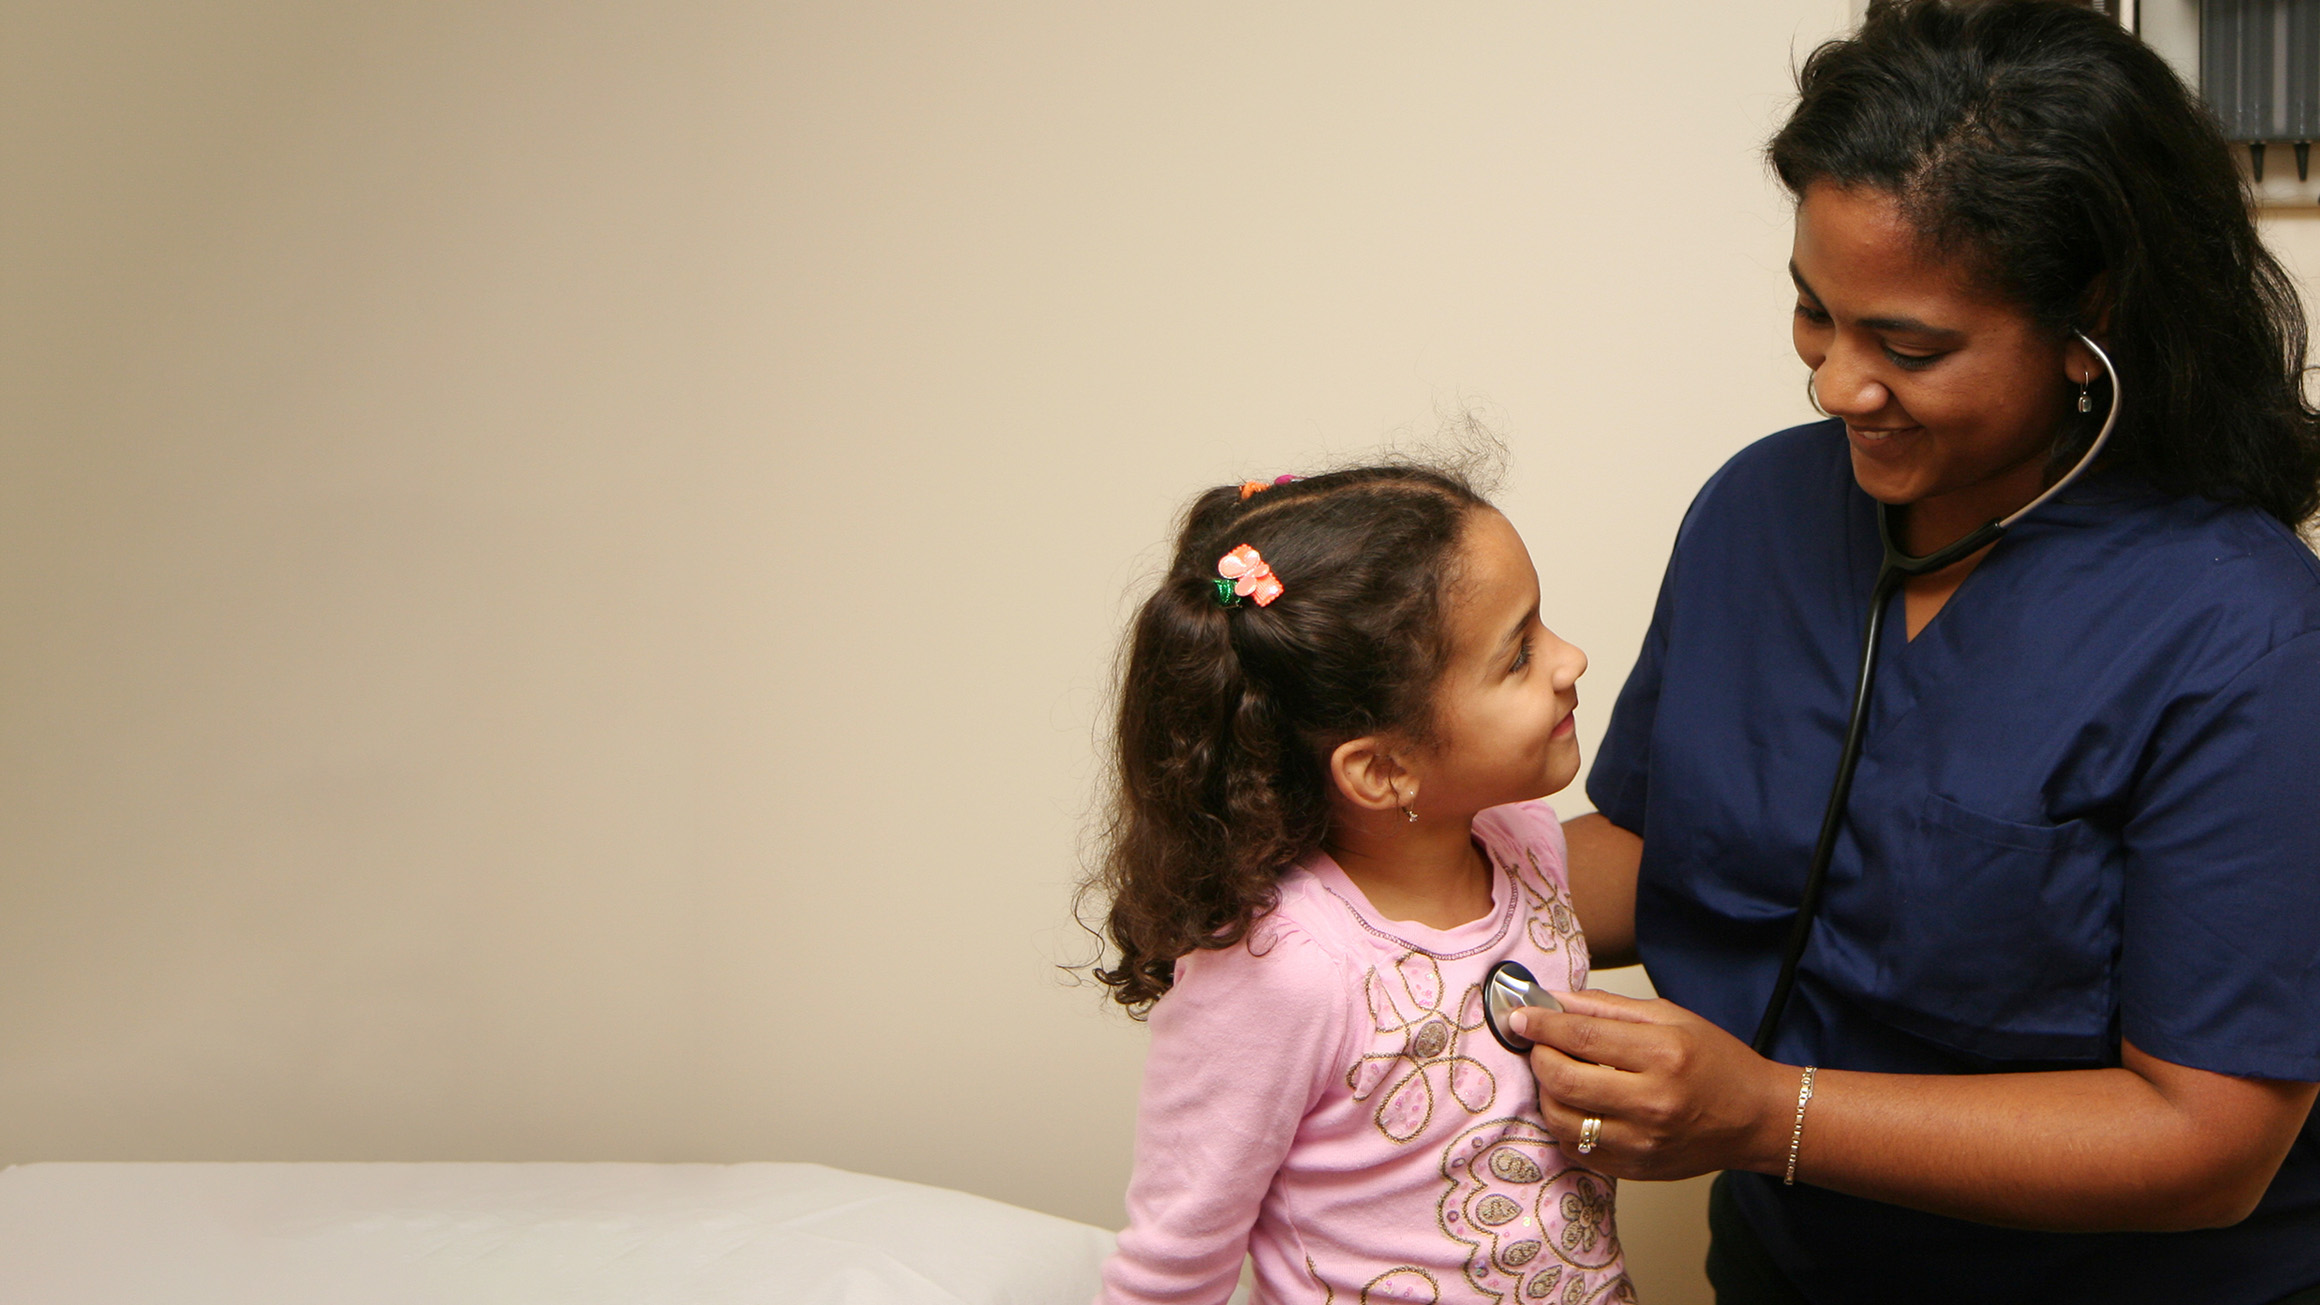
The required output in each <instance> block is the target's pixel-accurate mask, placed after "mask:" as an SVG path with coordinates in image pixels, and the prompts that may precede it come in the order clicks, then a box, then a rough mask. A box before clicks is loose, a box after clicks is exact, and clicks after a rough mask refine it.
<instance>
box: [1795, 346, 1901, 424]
mask: <svg viewBox="0 0 2320 1305" xmlns="http://www.w3.org/2000/svg"><path fill="white" fill-rule="evenodd" d="M1812 388H1813V397H1814V399H1815V401H1816V402H1818V403H1819V404H1820V405H1821V411H1822V412H1825V413H1827V414H1829V415H1830V416H1831V417H1844V418H1847V419H1856V418H1861V417H1867V416H1870V415H1871V414H1873V413H1876V412H1878V411H1879V410H1881V409H1883V408H1884V407H1885V406H1886V405H1887V404H1889V403H1891V402H1892V401H1893V391H1891V390H1888V389H1886V388H1885V384H1884V382H1882V381H1880V380H1878V379H1877V378H1876V377H1874V376H1872V375H1870V374H1869V370H1868V369H1867V368H1865V367H1861V366H1859V365H1857V364H1853V363H1851V362H1848V361H1845V360H1844V358H1843V351H1842V350H1833V351H1831V352H1830V354H1829V356H1828V358H1827V359H1826V360H1824V361H1823V362H1822V363H1821V365H1820V366H1819V367H1816V368H1814V369H1813V374H1812Z"/></svg>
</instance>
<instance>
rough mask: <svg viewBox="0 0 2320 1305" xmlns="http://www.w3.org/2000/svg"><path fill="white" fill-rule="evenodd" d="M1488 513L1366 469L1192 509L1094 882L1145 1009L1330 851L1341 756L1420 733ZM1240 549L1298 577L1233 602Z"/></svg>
mask: <svg viewBox="0 0 2320 1305" xmlns="http://www.w3.org/2000/svg"><path fill="white" fill-rule="evenodd" d="M1481 506H1485V504H1484V503H1483V501H1482V499H1481V498H1480V497H1478V496H1477V495H1476V494H1475V493H1474V491H1473V490H1472V489H1471V488H1469V487H1468V486H1467V485H1466V484H1465V482H1464V481H1462V480H1460V479H1458V478H1456V477H1454V476H1451V475H1449V474H1446V473H1443V472H1439V471H1432V470H1427V469H1422V468H1414V467H1369V468H1358V469H1355V470H1351V471H1342V472H1334V473H1331V474H1328V475H1324V476H1316V477H1312V478H1310V479H1306V480H1300V481H1295V482H1293V483H1288V484H1283V485H1279V486H1278V487H1275V488H1270V489H1266V490H1264V491H1263V492H1261V493H1252V492H1251V489H1250V487H1231V486H1227V487H1220V488H1217V489H1213V490H1210V491H1208V492H1207V493H1205V494H1203V495H1201V496H1200V498H1199V499H1198V500H1196V501H1195V502H1194V503H1193V505H1192V507H1191V509H1190V510H1189V511H1188V512H1187V513H1186V514H1185V519H1184V525H1183V528H1182V530H1181V531H1180V532H1179V535H1178V539H1177V548H1176V554H1175V558H1174V560H1173V561H1172V562H1171V563H1170V566H1169V571H1168V575H1167V577H1166V578H1165V579H1164V580H1163V581H1162V582H1161V584H1160V587H1159V589H1158V590H1157V591H1156V592H1154V593H1153V594H1152V595H1151V597H1149V598H1147V599H1146V600H1145V602H1144V604H1143V606H1142V608H1140V609H1139V610H1138V612H1137V614H1136V619H1135V623H1134V625H1133V626H1132V627H1131V629H1130V632H1129V639H1128V648H1127V653H1126V660H1125V665H1124V667H1123V671H1122V675H1121V685H1120V699H1119V704H1120V705H1119V715H1118V718H1117V728H1116V730H1115V736H1114V740H1113V746H1114V775H1113V779H1114V796H1113V802H1112V808H1111V813H1110V818H1109V821H1108V824H1107V826H1106V828H1105V839H1104V849H1103V854H1102V861H1101V863H1100V865H1099V866H1098V867H1097V869H1096V872H1095V874H1094V875H1093V877H1092V878H1091V879H1090V880H1089V882H1088V884H1087V885H1086V888H1087V889H1088V890H1090V891H1094V892H1097V893H1099V894H1101V895H1102V896H1105V897H1107V898H1108V899H1109V900H1110V914H1109V918H1108V920H1107V925H1108V928H1107V934H1108V937H1109V941H1110V942H1111V944H1112V945H1113V946H1114V947H1116V948H1117V949H1118V952H1119V962H1118V964H1117V965H1115V966H1113V967H1112V968H1110V969H1104V968H1098V969H1096V970H1095V977H1096V978H1097V979H1098V980H1100V981H1101V982H1103V983H1104V984H1105V985H1107V986H1109V987H1110V988H1111V989H1112V995H1113V997H1114V999H1115V1000H1117V1001H1119V1002H1120V1003H1121V1004H1122V1005H1125V1006H1127V1007H1128V1008H1129V1010H1130V1011H1131V1012H1132V1013H1136V1014H1141V1013H1142V1012H1143V1011H1144V1010H1146V1009H1148V1008H1149V1007H1150V1005H1151V1004H1152V1002H1154V1001H1155V1000H1157V999H1158V998H1159V997H1160V996H1161V995H1162V994H1164V993H1166V992H1167V991H1168V989H1169V986H1170V985H1171V984H1172V983H1173V982H1174V978H1175V965H1176V960H1177V958H1178V957H1180V956H1183V955H1185V954H1186V953H1188V952H1191V951H1194V950H1196V949H1200V948H1219V947H1231V946H1236V945H1238V944H1240V943H1241V942H1242V941H1243V940H1244V939H1245V938H1247V936H1248V933H1249V930H1250V928H1251V926H1252V925H1254V924H1255V922H1256V920H1257V918H1258V917H1259V916H1261V915H1262V914H1263V913H1264V912H1265V911H1266V910H1268V909H1269V908H1270V907H1271V906H1272V904H1273V901H1274V897H1275V893H1276V890H1277V887H1278V883H1279V877H1280V874H1281V872H1282V871H1284V870H1286V869H1287V868H1289V867H1290V866H1292V865H1294V864H1296V863H1297V862H1298V861H1300V860H1302V859H1304V858H1305V857H1307V856H1310V855H1311V854H1312V853H1313V852H1314V851H1315V850H1316V849H1318V848H1319V847H1320V846H1321V841H1322V836H1323V834H1324V833H1325V832H1326V831H1327V828H1328V820H1329V788H1328V785H1329V778H1328V756H1329V753H1330V751H1331V750H1333V749H1334V748H1335V747H1336V746H1337V745H1338V744H1339V743H1342V742H1344V741H1345V740H1347V739H1351V738H1356V737H1359V736H1360V735H1363V734H1369V733H1374V732H1377V731H1380V730H1387V729H1399V730H1402V731H1404V732H1405V733H1407V734H1409V735H1411V736H1412V737H1416V738H1423V737H1425V736H1426V734H1427V732H1428V727H1429V725H1430V722H1429V720H1428V719H1427V711H1426V705H1427V703H1428V701H1429V700H1430V698H1431V696H1432V692H1431V691H1432V687H1433V683H1434V680H1435V679H1436V677H1437V676H1438V675H1439V673H1440V669H1441V664H1442V661H1443V658H1444V655H1445V654H1446V651H1447V648H1446V645H1445V641H1444V635H1443V631H1442V628H1441V626H1442V622H1441V619H1440V617H1441V610H1442V603H1441V590H1442V588H1443V587H1444V586H1445V585H1446V584H1448V583H1449V582H1450V581H1451V579H1452V577H1451V575H1450V570H1451V568H1452V564H1453V563H1454V561H1455V557H1456V544H1457V541H1458V538H1459V534H1460V532H1461V530H1462V529H1463V526H1464V522H1465V519H1466V516H1467V514H1468V513H1469V512H1470V511H1471V510H1472V509H1474V508H1476V507H1481ZM1242 544H1248V545H1250V546H1252V547H1253V548H1254V549H1255V550H1256V551H1257V552H1258V553H1260V554H1261V555H1262V556H1263V558H1264V559H1265V560H1266V562H1267V563H1268V564H1269V565H1270V566H1271V567H1272V569H1273V571H1274V572H1275V573H1276V574H1277V575H1278V576H1279V578H1280V580H1281V582H1282V584H1283V585H1284V586H1285V591H1284V592H1283V593H1282V595H1281V596H1280V597H1279V598H1278V599H1276V600H1274V601H1272V602H1271V603H1268V604H1266V605H1263V606H1259V605H1257V604H1256V603H1254V602H1240V603H1237V604H1235V605H1231V606H1227V605H1226V601H1227V600H1226V599H1225V598H1224V597H1222V596H1221V595H1220V591H1219V589H1218V586H1217V579H1218V563H1219V560H1220V559H1222V558H1223V557H1224V556H1225V555H1226V554H1227V553H1229V552H1231V551H1232V550H1233V549H1234V548H1235V547H1237V546H1238V545H1242Z"/></svg>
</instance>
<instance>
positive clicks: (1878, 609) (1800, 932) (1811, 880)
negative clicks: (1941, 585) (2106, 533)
mask: <svg viewBox="0 0 2320 1305" xmlns="http://www.w3.org/2000/svg"><path fill="white" fill-rule="evenodd" d="M2073 334H2075V335H2077V336H2078V339H2079V342H2080V343H2081V344H2084V345H2085V346H2086V347H2087V348H2088V349H2090V350H2092V351H2093V352H2094V356H2095V358H2096V360H2097V361H2099V362H2101V363H2102V369H2103V374H2104V375H2106V376H2108V377H2110V382H2111V402H2110V410H2109V411H2108V412H2107V413H2105V414H2104V416H2103V424H2102V430H2101V431H2100V432H2098V433H2097V434H2096V435H2095V437H2094V442H2093V443H2092V444H2089V445H2088V446H2087V449H2086V452H2085V453H2083V454H2081V455H2080V456H2079V459H2078V462H2077V463H2076V464H2075V465H2073V466H2072V467H2071V469H2070V470H2069V471H2067V472H2065V473H2064V474H2063V475H2062V477H2061V478H2060V479H2058V480H2056V481H2055V482H2054V483H2053V484H2052V485H2049V486H2047V487H2046V491H2045V492H2044V493H2042V494H2040V495H2039V496H2038V497H2036V498H2034V499H2031V500H2030V501H2029V502H2028V503H2025V504H2023V505H2022V507H2020V508H2019V509H2017V510H2016V511H2014V512H2013V513H2012V514H2010V515H2008V516H2005V517H2002V518H2000V519H1998V520H1995V521H1991V522H1989V523H1987V524H1985V525H1983V526H1982V527H1981V528H1979V529H1977V530H1974V531H1972V532H1971V533H1969V534H1967V535H1966V536H1965V537H1964V538H1962V539H1959V540H1956V541H1954V542H1953V543H1951V544H1950V545H1949V546H1947V547H1946V548H1940V549H1936V550H1935V551H1933V552H1931V553H1928V554H1925V555H1924V556H1922V557H1919V556H1913V555H1911V554H1908V553H1904V552H1902V551H1901V548H1900V546H1899V545H1897V544H1895V543H1894V542H1893V525H1892V520H1891V518H1890V516H1889V514H1888V513H1887V512H1886V509H1885V505H1884V504H1882V503H1880V504H1878V506H1877V534H1878V539H1879V542H1880V543H1881V544H1882V545H1883V546H1884V550H1885V556H1884V560H1883V561H1882V562H1880V563H1879V564H1878V567H1877V583H1876V584H1875V585H1874V586H1873V587H1872V588H1871V589H1870V592H1869V619H1868V622H1867V629H1866V630H1865V631H1864V632H1863V634H1862V639H1861V672H1860V676H1859V678H1857V679H1856V680H1855V681H1854V683H1853V710H1852V714H1851V715H1850V716H1849V717H1848V718H1847V719H1846V721H1845V745H1844V748H1843V749H1842V750H1841V751H1840V752H1839V753H1838V754H1837V777H1836V779H1835V781H1834V782H1832V783H1831V784H1830V785H1829V801H1828V805H1827V807H1825V808H1824V809H1823V810H1822V812H1821V828H1820V835H1819V837H1818V838H1816V839H1815V840H1814V842H1813V854H1812V860H1811V861H1810V862H1808V863H1807V864H1806V868H1805V879H1804V892H1803V894H1802V895H1801V896H1800V897H1799V898H1798V900H1797V908H1796V918H1795V919H1794V920H1792V921H1791V922H1790V924H1789V929H1788V941H1787V945H1786V946H1785V947H1783V948H1782V949H1781V961H1780V972H1779V975H1778V976H1777V977H1776V978H1775V979H1774V980H1773V984H1772V996H1771V997H1770V999H1769V1000H1767V1001H1766V1002H1765V1004H1764V1016H1763V1018H1762V1019H1761V1020H1759V1021H1758V1022H1757V1025H1756V1037H1755V1040H1754V1042H1753V1043H1752V1045H1753V1046H1754V1047H1755V1049H1756V1054H1758V1055H1760V1056H1768V1055H1770V1054H1771V1053H1772V1042H1773V1038H1774V1037H1775V1036H1776V1035H1777V1034H1778V1033H1779V1031H1780V1017H1781V1015H1782V1013H1783V1012H1785V1011H1786V1010H1787V1008H1788V999H1789V995H1790V994H1791V993H1792V992H1794V991H1795V989H1796V971H1797V966H1798V964H1799V963H1801V962H1802V961H1803V960H1804V951H1805V946H1806V945H1807V944H1808V943H1810V942H1811V941H1812V927H1813V919H1814V917H1815V916H1817V915H1818V914H1819V913H1820V906H1821V896H1822V894H1823V892H1824V891H1825V890H1826V889H1827V887H1828V875H1829V861H1830V858H1831V857H1833V856H1834V855H1835V853H1836V847H1837V835H1838V833H1839V832H1840V831H1841V830H1842V829H1843V828H1844V823H1845V808H1846V803H1847V802H1848V801H1849V800H1850V799H1851V797H1852V793H1853V773H1854V772H1855V771H1856V770H1858V769H1859V768H1860V764H1861V745H1862V742H1863V739H1864V738H1865V736H1866V735H1867V733H1868V723H1869V696H1870V694H1871V692H1872V691H1873V690H1874V689H1875V687H1876V681H1877V660H1878V657H1877V653H1878V648H1879V647H1880V646H1881V644H1882V642H1883V641H1882V639H1881V638H1880V636H1881V635H1882V634H1883V632H1884V627H1885V608H1886V606H1887V604H1889V603H1891V602H1892V600H1893V594H1894V591H1895V590H1897V589H1899V588H1901V586H1902V585H1904V584H1906V583H1907V582H1908V581H1909V580H1910V578H1911V577H1914V576H1921V575H1930V574H1932V573H1933V572H1935V571H1940V570H1944V569H1946V568H1948V567H1952V566H1955V565H1957V564H1958V563H1959V562H1962V561H1964V560H1965V559H1966V558H1968V557H1971V556H1972V555H1974V554H1975V553H1978V552H1980V551H1981V550H1982V549H1985V548H1987V547H1989V546H1990V545H1991V544H1994V543H1996V542H1997V541H1998V540H1999V539H2001V538H2003V537H2004V536H2005V534H2006V532H2007V531H2008V530H2010V529H2012V528H2013V526H2014V523H2015V522H2017V521H2020V520H2021V519H2022V518H2024V517H2026V516H2029V515H2030V514H2031V513H2032V512H2035V511H2037V510H2038V509H2039V508H2040V507H2041V506H2043V505H2045V504H2046V503H2047V502H2048V501H2049V500H2051V499H2052V498H2053V497H2054V496H2055V495H2057V494H2060V493H2061V492H2062V491H2063V490H2064V489H2066V488H2068V487H2069V485H2070V483H2071V482H2072V481H2074V480H2077V479H2078V478H2079V476H2080V475H2081V474H2083V473H2084V472H2085V471H2086V469H2087V468H2088V467H2090V466H2093V465H2094V460H2095V459H2096V458H2097V457H2099V456H2101V454H2102V451H2103V446H2104V445H2106V444H2108V443H2110V438H2111V432H2112V431H2113V430H2115V429H2117V428H2118V424H2119V397H2120V394H2119V373H2118V369H2117V368H2115V367H2113V366H2111V359H2110V355H2109V354H2107V353H2104V352H2103V350H2102V346H2101V345H2098V344H2096V343H2095V342H2094V341H2093V340H2090V339H2088V338H2087V336H2086V333H2085V332H2083V331H2078V332H2073ZM1816 406H1818V405H1817V404H1816Z"/></svg>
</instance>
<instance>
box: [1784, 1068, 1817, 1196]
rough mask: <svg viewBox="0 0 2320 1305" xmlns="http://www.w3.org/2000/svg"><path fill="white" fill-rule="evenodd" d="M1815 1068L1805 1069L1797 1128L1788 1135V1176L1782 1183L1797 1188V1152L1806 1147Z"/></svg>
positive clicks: (1798, 1098) (1797, 1097) (1797, 1106)
mask: <svg viewBox="0 0 2320 1305" xmlns="http://www.w3.org/2000/svg"><path fill="white" fill-rule="evenodd" d="M1813 1068H1814V1067H1813V1066H1811V1065H1807V1066H1805V1067H1804V1083H1803V1085H1802V1086H1800V1087H1798V1088H1797V1090H1796V1128H1795V1130H1794V1131H1792V1132H1791V1133H1789V1135H1788V1176H1787V1177H1785V1178H1782V1179H1781V1180H1780V1181H1781V1182H1783V1183H1785V1184H1787V1185H1788V1186H1790V1187H1794V1186H1796V1152H1797V1148H1798V1147H1801V1146H1803V1145H1804V1108H1805V1105H1806V1103H1808V1102H1810V1101H1811V1100H1812V1080H1813Z"/></svg>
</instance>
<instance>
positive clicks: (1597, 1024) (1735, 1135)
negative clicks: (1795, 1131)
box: [1511, 991, 1801, 1179]
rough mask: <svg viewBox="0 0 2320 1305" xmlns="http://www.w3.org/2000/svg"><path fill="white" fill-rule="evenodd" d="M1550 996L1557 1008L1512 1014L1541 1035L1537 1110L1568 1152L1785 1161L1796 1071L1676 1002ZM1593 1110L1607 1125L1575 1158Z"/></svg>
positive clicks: (1533, 1036)
mask: <svg viewBox="0 0 2320 1305" xmlns="http://www.w3.org/2000/svg"><path fill="white" fill-rule="evenodd" d="M1557 995H1558V997H1559V998H1560V999H1561V1001H1562V1003H1563V1010H1562V1011H1560V1012H1557V1011H1548V1010H1539V1009H1536V1008H1531V1009H1526V1010H1523V1011H1520V1012H1517V1013H1516V1015H1515V1018H1514V1019H1513V1020H1512V1021H1511V1022H1512V1024H1513V1027H1514V1030H1515V1031H1516V1032H1517V1033H1520V1034H1521V1035H1522V1036H1524V1037H1526V1038H1529V1039H1530V1040H1531V1041H1533V1042H1535V1043H1537V1044H1538V1045H1537V1046H1536V1047H1533V1048H1532V1049H1531V1071H1532V1073H1534V1074H1535V1075H1537V1077H1538V1081H1539V1111H1540V1113H1541V1114H1543V1115H1545V1116H1546V1123H1547V1131H1548V1132H1549V1133H1551V1134H1553V1135H1554V1137H1555V1138H1556V1140H1558V1141H1559V1142H1561V1143H1562V1147H1563V1151H1564V1152H1565V1154H1568V1155H1570V1156H1571V1157H1572V1158H1574V1159H1579V1160H1581V1162H1582V1163H1584V1164H1586V1165H1588V1166H1589V1167H1591V1168H1594V1169H1596V1170H1598V1171H1600V1172H1602V1173H1606V1174H1609V1175H1611V1176H1612V1177H1614V1178H1650V1179H1671V1178H1689V1177H1691V1176H1692V1175H1694V1174H1703V1173H1708V1172H1710V1171H1712V1170H1717V1169H1754V1170H1757V1171H1758V1172H1762V1173H1780V1172H1782V1170H1783V1169H1784V1168H1785V1167H1786V1165H1787V1161H1788V1138H1789V1132H1790V1129H1791V1126H1792V1122H1793V1120H1794V1117H1795V1114H1796V1094H1797V1084H1798V1081H1799V1077H1800V1074H1801V1071H1799V1070H1797V1069H1796V1068H1794V1067H1792V1066H1788V1065H1778V1064H1774V1063H1773V1062H1771V1061H1769V1060H1766V1059H1764V1058H1763V1057H1761V1056H1759V1055H1757V1054H1756V1053H1755V1052H1754V1051H1751V1050H1750V1049H1749V1048H1748V1045H1747V1044H1746V1043H1743V1042H1741V1041H1740V1040H1739V1039H1738V1038H1735V1037H1733V1036H1732V1035H1731V1034H1729V1033H1726V1032H1725V1031H1724V1030H1722V1029H1721V1028H1718V1027H1717V1026H1716V1025H1714V1024H1711V1023H1709V1022H1708V1021H1707V1020H1704V1019H1702V1018H1700V1017H1699V1016H1697V1015H1694V1014H1693V1013H1691V1012H1690V1011H1688V1010H1685V1009H1684V1008H1683V1007H1681V1006H1678V1005H1675V1004H1674V1003H1672V1002H1666V1001H1637V1000H1635V999H1634V998H1632V997H1622V996H1619V995H1618V994H1616V993H1609V992H1596V991H1586V992H1572V993H1561V994H1557ZM1589 1117H1593V1118H1596V1119H1600V1120H1602V1121H1603V1125H1602V1128H1601V1130H1600V1132H1599V1134H1598V1136H1597V1141H1596V1143H1595V1146H1594V1148H1593V1149H1592V1150H1591V1151H1589V1152H1588V1154H1587V1155H1586V1156H1585V1157H1580V1156H1579V1154H1578V1151H1579V1125H1580V1121H1582V1120H1584V1119H1587V1118H1589Z"/></svg>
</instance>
